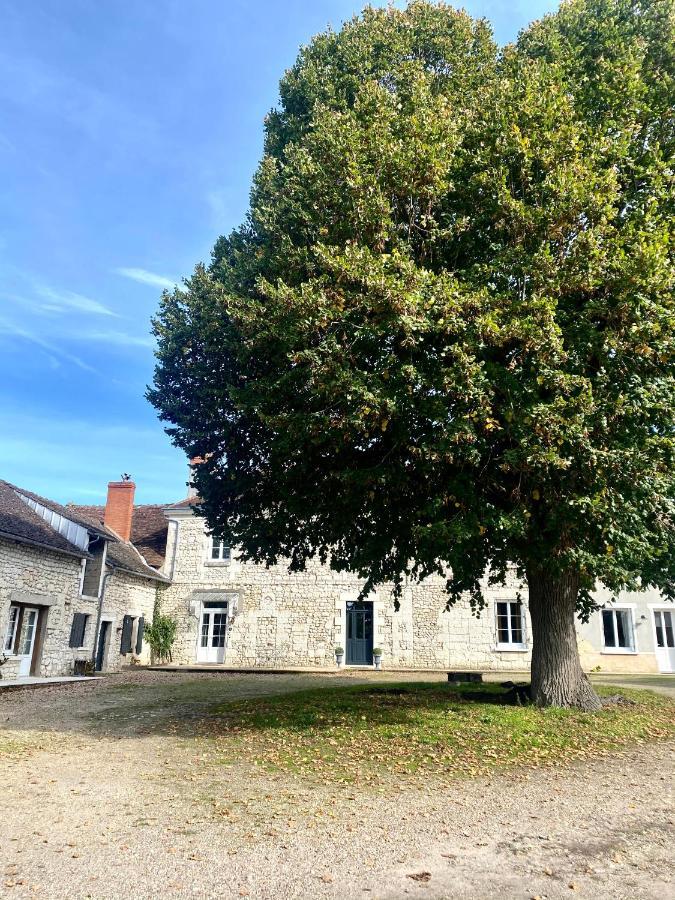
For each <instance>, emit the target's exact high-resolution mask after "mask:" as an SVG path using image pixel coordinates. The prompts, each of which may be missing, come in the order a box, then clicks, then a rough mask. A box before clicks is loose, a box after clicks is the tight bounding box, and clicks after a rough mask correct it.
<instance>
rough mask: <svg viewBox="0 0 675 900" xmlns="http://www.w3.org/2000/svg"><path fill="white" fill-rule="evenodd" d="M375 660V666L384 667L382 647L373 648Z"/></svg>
mask: <svg viewBox="0 0 675 900" xmlns="http://www.w3.org/2000/svg"><path fill="white" fill-rule="evenodd" d="M373 660H374V662H375V668H376V669H381V668H382V648H381V647H375V649H374V650H373Z"/></svg>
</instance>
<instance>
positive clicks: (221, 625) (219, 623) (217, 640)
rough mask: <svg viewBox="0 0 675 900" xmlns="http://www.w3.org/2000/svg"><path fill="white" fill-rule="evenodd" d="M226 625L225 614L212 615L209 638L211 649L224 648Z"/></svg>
mask: <svg viewBox="0 0 675 900" xmlns="http://www.w3.org/2000/svg"><path fill="white" fill-rule="evenodd" d="M226 625H227V616H226V615H225V613H214V615H213V634H212V637H211V646H212V647H224V646H225V628H226Z"/></svg>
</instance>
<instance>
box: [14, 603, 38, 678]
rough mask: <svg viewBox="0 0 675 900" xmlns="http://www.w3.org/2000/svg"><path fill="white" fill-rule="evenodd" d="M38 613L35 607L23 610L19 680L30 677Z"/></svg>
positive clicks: (18, 652)
mask: <svg viewBox="0 0 675 900" xmlns="http://www.w3.org/2000/svg"><path fill="white" fill-rule="evenodd" d="M38 613H39V610H37V609H35V608H34V607H33V606H24V608H23V618H22V621H21V633H20V635H19V645H18V647H17V654H16V655H17V656H18V657H19V678H25V677H26V676H28V675H30V666H31V662H32V660H33V649H34V647H35V638H36V635H37V621H38Z"/></svg>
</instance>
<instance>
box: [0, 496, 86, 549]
mask: <svg viewBox="0 0 675 900" xmlns="http://www.w3.org/2000/svg"><path fill="white" fill-rule="evenodd" d="M20 494H23V495H24V496H25V497H30V498H31V499H33V500H36V501H37V502H38V503H41V504H42V505H43V506H45V507H46V508H47V509H51V510H53V511H54V512H56V513H59V515H62V516H64V517H65V518H67V519H71V520H72V521H73V522H76V523H77V524H79V525H82V524H83V523H82V522H81V521H80V519H79V518H77V517H75V516H73V515H72V514H71V513H70V512H69V511H68V510H67V509H66V508H65V507H63V506H60V505H59V504H58V503H53V502H52V501H51V500H45V499H44V498H43V497H40V496H38V495H37V494H33V493H31V492H30V491H25V490H24V489H23V488H19V487H17V486H16V485H14V484H11V483H10V482H9V481H3V480H2V479H0V535H1V536H3V537H5V538H10V539H11V540H15V541H19V542H21V543H26V544H33V545H36V546H39V547H46V548H47V549H49V550H55V551H57V552H59V553H68V554H70V555H73V556H79V557H83V556H88V555H89V554H88V553H86V552H84V551H83V550H81V549H80V548H79V547H77V546H76V545H75V544H71V542H70V541H69V540H67V539H66V538H65V537H64V536H63V535H61V534H59V532H58V531H57V530H56V529H55V528H53V527H52V526H51V525H49V524H48V523H47V522H45V520H44V519H42V518H41V517H40V516H39V515H38V514H37V513H36V512H35V510H33V509H31V507H30V506H28V504H27V503H25V502H24V501H23V500H22V499H21V497H20ZM84 527H89V526H87V525H85V526H84Z"/></svg>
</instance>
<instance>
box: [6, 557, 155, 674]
mask: <svg viewBox="0 0 675 900" xmlns="http://www.w3.org/2000/svg"><path fill="white" fill-rule="evenodd" d="M80 573H81V562H80V559H78V558H77V557H75V556H67V555H65V554H62V553H56V552H54V551H51V550H47V549H42V548H37V547H31V546H29V545H27V544H21V543H18V542H14V541H6V540H0V639H1V640H2V642H3V644H2V646H4V639H5V635H6V633H7V625H8V620H9V608H10V605H11V604H12V603H23V604H27V605H30V606H35V607H37V608H38V609H39V610H40V615H39V619H38V628H39V631H40V632H41V634H39V635H38V638H37V640H41V646H39V647H38V650H39V665H38V667H37V670H36V671H35V674H36V675H39V676H42V677H48V676H58V675H72V674H73V670H74V665H75V662H76V661H77V660H90V659H91V658H92V654H93V650H94V633H95V631H96V619H97V615H98V600H96V599H90V598H84V597H81V596H80V594H79V587H80ZM157 584H158V583H157V582H155V581H152V580H150V579H147V578H140V577H136V576H134V575H131V574H127V573H125V572H120V571H119V570H118V571H117V572H116V573H115V574H114V575H113V576H112V577H109V578H108V579H107V584H106V590H105V595H104V603H103V612H102V618H103V619H104V620H107V621H109V622H110V628H109V630H108V640H107V647H106V655H105V664H104V667H103V670H104V671H105V672H115V671H118V670H119V669H120V667H121V666H124V665H129V664H131V663H132V662H139V663H148V662H149V661H150V653H149V647H148V645H147V643H145V642H144V644H143V650H142V652H141V654H140V655H137V654H136V653H135V636H134V644H133V648H132V653H129V654H126V655H124V656H122V655H121V654H120V638H121V628H122V620H123V618H124V616H125V615H132V616H134V617H135V618H136V619H138V618H140V617H141V616H143V617H144V619H145V621H146V622H148V623H149V622H151V621H152V615H153V610H154V606H155V596H156V586H157ZM75 613H85V614H86V615H87V616H88V617H89V618H88V619H87V626H86V630H85V635H84V642H83V646H82V647H81V648H71V647H69V646H68V645H69V642H70V632H71V628H72V624H73V617H74V615H75ZM17 669H18V662H17V660H16V659H10V660H9V661H8V662H7V663H6V664H5V665H4V666H3V667H2V671H1V673H0V674H2V677H3V679H5V680H7V679H11V678H14V677H16V675H17Z"/></svg>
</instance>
